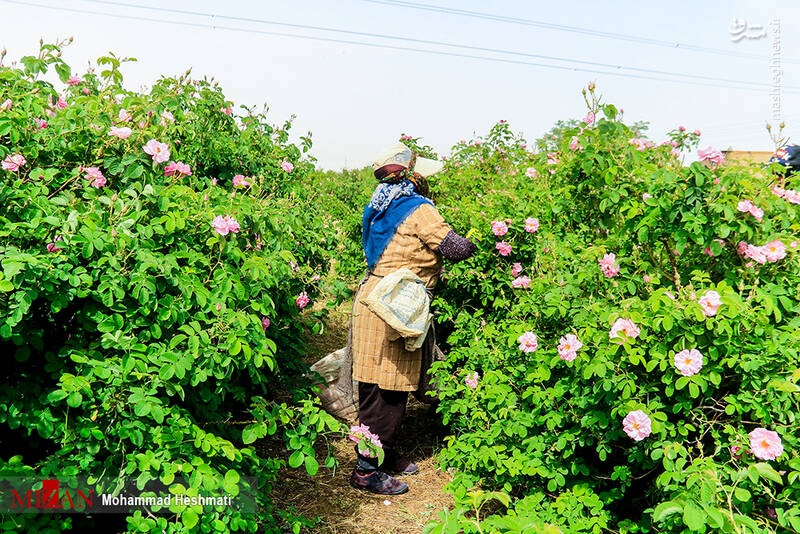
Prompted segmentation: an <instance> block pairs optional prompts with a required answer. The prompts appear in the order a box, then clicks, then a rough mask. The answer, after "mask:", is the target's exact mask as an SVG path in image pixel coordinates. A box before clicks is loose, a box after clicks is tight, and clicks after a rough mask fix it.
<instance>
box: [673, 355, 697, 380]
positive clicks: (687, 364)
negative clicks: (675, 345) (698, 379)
mask: <svg viewBox="0 0 800 534" xmlns="http://www.w3.org/2000/svg"><path fill="white" fill-rule="evenodd" d="M674 362H675V367H676V368H677V369H678V371H679V372H680V373H681V374H682V375H683V376H692V375H696V374H697V373H698V372H700V369H701V368H702V367H703V355H702V354H701V353H700V351H699V350H697V349H691V350H682V351H680V352H679V353H677V354H676V355H675V358H674Z"/></svg>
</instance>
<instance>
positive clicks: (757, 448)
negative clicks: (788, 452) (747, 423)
mask: <svg viewBox="0 0 800 534" xmlns="http://www.w3.org/2000/svg"><path fill="white" fill-rule="evenodd" d="M748 436H750V451H751V452H752V453H753V455H754V456H755V457H756V458H758V459H760V460H774V459H775V458H777V457H779V456H780V455H781V454H783V443H782V442H781V437H780V436H779V435H778V433H777V432H773V431H772V430H767V429H766V428H756V429H755V430H753V431H751V432H750V433H749V434H748Z"/></svg>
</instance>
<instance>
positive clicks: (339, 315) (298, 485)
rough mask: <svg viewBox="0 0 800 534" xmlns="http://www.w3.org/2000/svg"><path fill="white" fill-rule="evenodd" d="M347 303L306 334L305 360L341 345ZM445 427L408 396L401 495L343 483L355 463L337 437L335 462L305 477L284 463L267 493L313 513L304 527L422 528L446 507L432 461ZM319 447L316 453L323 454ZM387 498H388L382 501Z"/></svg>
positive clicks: (394, 533) (339, 530) (340, 531)
mask: <svg viewBox="0 0 800 534" xmlns="http://www.w3.org/2000/svg"><path fill="white" fill-rule="evenodd" d="M348 310H349V304H347V305H346V306H343V307H342V308H341V309H340V310H337V311H335V312H334V313H333V315H332V317H331V321H330V323H329V326H328V329H327V330H326V331H325V332H324V333H323V334H321V335H319V336H314V338H312V339H310V340H309V341H310V342H311V343H310V345H309V363H313V362H314V361H316V360H317V359H319V358H321V357H323V356H325V355H326V354H328V353H330V352H332V351H334V350H336V349H338V348H341V347H343V346H344V345H345V344H346V342H347V321H348V318H347V313H346V311H348ZM445 435H446V433H445V429H444V428H443V427H442V426H441V424H440V419H439V417H438V415H437V414H436V411H435V408H433V407H431V406H427V405H424V404H421V403H420V402H418V401H417V400H416V399H414V398H413V397H412V398H411V400H409V404H408V409H407V415H406V419H405V421H404V423H403V431H402V436H401V438H400V439H399V441H398V443H397V448H398V450H399V451H400V452H401V453H402V454H403V455H404V456H406V457H407V458H409V459H410V460H412V461H413V462H415V463H416V464H417V465H418V466H419V468H420V470H419V473H417V474H416V475H412V476H408V477H403V481H404V482H406V483H407V484H408V486H409V492H408V493H406V494H404V495H397V496H393V497H388V498H387V497H384V496H378V495H373V494H371V493H367V492H364V491H359V490H356V489H353V488H352V487H351V486H350V485H349V479H350V474H351V472H352V471H353V467H354V466H355V461H356V457H355V452H354V450H353V443H352V442H351V441H349V440H347V439H338V440H335V441H333V442H332V443H331V446H332V447H333V451H334V455H335V456H336V459H337V460H338V462H339V465H338V467H337V468H336V469H326V468H324V467H321V468H320V470H319V472H318V473H317V475H316V476H314V477H311V476H308V475H307V474H306V472H305V471H304V470H302V469H289V468H285V469H283V470H282V471H281V473H280V475H279V476H280V481H279V482H278V483H277V485H276V487H275V489H274V491H273V493H272V498H273V499H274V501H275V503H276V505H277V506H278V507H279V508H288V507H292V508H294V509H295V510H296V512H297V513H298V514H300V515H303V516H305V517H308V518H314V517H317V518H319V519H318V524H317V525H316V526H315V527H313V528H312V529H310V530H305V531H306V532H314V533H323V532H324V533H330V534H345V533H347V534H356V533H358V534H364V533H369V534H372V533H375V534H378V533H380V534H407V533H418V532H422V529H423V526H424V525H425V523H426V522H427V521H428V520H430V519H432V518H435V517H437V515H438V512H439V511H440V510H442V509H444V508H449V507H452V504H453V502H452V498H451V497H450V496H449V495H447V494H445V493H444V492H443V489H442V488H443V487H444V485H445V484H446V483H447V482H449V481H450V476H449V475H448V474H447V473H445V472H443V471H441V470H439V469H438V468H437V467H436V456H437V454H438V451H439V450H440V449H441V448H442V446H443V438H444V436H445ZM322 447H323V449H322V450H320V453H321V455H320V457H324V456H322V454H324V444H323V445H322ZM387 503H388V504H387Z"/></svg>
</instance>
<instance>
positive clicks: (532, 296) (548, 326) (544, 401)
mask: <svg viewBox="0 0 800 534" xmlns="http://www.w3.org/2000/svg"><path fill="white" fill-rule="evenodd" d="M586 94H587V103H588V104H589V113H590V114H591V121H586V120H584V121H572V122H571V123H569V124H568V125H566V126H564V127H562V128H561V130H560V132H559V134H560V135H559V137H558V139H552V138H548V139H546V140H542V141H540V142H538V143H537V145H538V146H548V149H547V150H548V151H547V152H545V153H541V152H540V153H531V152H528V151H526V150H525V149H524V148H521V147H523V146H524V145H525V142H524V140H522V139H517V138H516V137H514V136H511V135H510V134H509V135H506V136H504V137H501V139H502V140H501V141H499V142H498V141H495V142H493V141H492V139H497V138H498V135H497V132H502V131H508V130H507V125H506V124H505V123H501V124H498V125H497V126H495V128H494V129H493V133H492V134H490V136H489V138H488V139H478V140H476V141H473V142H471V143H466V142H464V143H460V144H458V145H456V146H455V147H454V157H453V159H452V160H451V162H450V165H449V166H448V170H447V173H446V174H445V175H444V176H443V177H442V179H441V180H440V182H439V190H438V192H437V195H438V197H439V198H440V203H439V207H440V209H441V210H442V211H444V212H446V215H445V217H446V218H448V219H449V220H452V221H454V224H455V226H456V227H457V228H459V229H462V230H466V229H468V228H470V227H476V228H478V229H479V230H480V234H481V240H480V243H479V249H480V251H479V253H478V254H477V255H476V256H475V257H473V258H471V259H469V260H467V261H465V262H462V263H459V264H456V265H452V266H447V267H446V273H445V283H444V285H443V286H442V288H441V291H440V297H439V298H438V299H437V300H436V303H435V305H436V308H437V309H438V317H439V320H440V322H441V326H440V328H441V329H442V330H443V331H446V332H448V333H449V337H448V338H447V342H448V344H449V345H451V348H450V352H449V357H448V360H447V361H446V362H442V363H440V364H437V367H438V369H437V371H436V377H437V379H438V380H439V382H440V384H442V387H443V402H442V403H441V405H440V406H439V412H440V413H441V414H442V417H443V419H444V421H445V422H446V423H447V424H449V425H450V427H451V429H452V431H453V435H452V436H450V437H449V438H447V443H446V447H445V449H444V450H443V451H442V453H441V456H440V461H441V464H442V466H443V467H448V468H454V469H456V470H457V471H458V472H459V475H458V476H457V477H456V479H455V481H454V482H453V483H452V484H451V491H452V492H453V493H454V495H455V496H456V498H457V502H458V503H459V507H458V508H457V509H456V511H454V512H449V513H448V514H447V515H446V516H445V515H443V516H442V520H441V521H440V522H438V523H433V524H431V525H430V526H429V531H431V532H457V531H458V530H459V529H463V530H464V531H465V532H478V531H479V529H482V530H483V531H484V532H486V531H515V532H520V531H526V532H527V531H529V530H528V529H534V530H530V531H535V529H536V528H553V529H558V528H560V529H562V530H563V531H565V532H584V531H586V532H601V531H603V530H606V529H610V530H612V531H619V532H652V531H659V532H665V531H666V532H690V531H691V532H702V531H720V532H774V531H785V532H796V531H800V505H798V499H799V498H800V489H798V488H800V456H798V452H797V448H798V445H799V444H800V426H799V425H798V420H797V419H798V414H799V413H800V387H798V382H799V381H800V370H799V368H800V357H799V356H798V352H797V341H798V326H800V319H798V316H797V310H798V298H800V294H799V293H798V287H800V286H798V282H800V261H799V260H798V257H797V251H798V243H797V239H798V233H799V232H798V228H800V227H799V226H798V221H799V220H800V219H799V218H798V215H799V214H798V211H797V207H796V206H795V205H793V203H792V202H789V201H787V199H786V194H785V190H786V189H789V190H792V191H794V189H792V188H793V187H794V188H796V187H797V183H795V182H796V179H794V178H790V179H789V182H788V183H787V182H785V181H783V180H782V179H780V178H777V177H774V176H773V175H772V174H771V173H769V172H767V171H765V170H762V169H757V168H752V167H736V166H723V165H720V161H721V159H720V157H721V154H719V153H718V151H713V150H711V151H709V150H703V151H701V153H700V156H701V159H703V160H701V161H700V162H697V163H693V164H691V165H689V166H683V165H682V162H681V154H682V151H683V152H684V153H685V152H686V151H689V150H691V149H693V148H694V147H695V146H696V145H697V140H698V136H699V132H698V133H692V134H689V133H687V132H686V131H685V129H681V128H678V129H676V130H675V131H674V132H672V133H671V134H670V136H669V138H668V139H667V141H665V142H664V143H662V144H660V145H659V144H656V143H655V142H653V141H650V140H648V139H646V138H645V137H644V135H643V129H642V128H641V125H639V126H637V128H632V127H629V126H628V125H626V124H625V123H624V122H622V121H621V120H620V116H619V112H618V110H617V108H615V107H614V106H612V105H607V104H603V103H602V102H600V98H599V96H598V95H597V93H596V90H595V89H594V88H592V89H591V90H589V91H588V92H587V93H586ZM531 168H533V171H531V170H530V169H531ZM776 186H777V188H778V189H775V187H776ZM743 200H746V201H747V202H748V204H747V206H745V207H746V208H747V209H745V210H742V209H741V208H739V209H737V206H738V205H739V203H740V202H742V201H743ZM751 206H752V207H751ZM762 212H763V213H762ZM531 217H535V218H536V219H537V220H538V222H539V225H538V228H537V229H536V230H535V231H533V232H530V231H526V224H525V221H526V219H528V218H531ZM499 222H500V223H502V224H499ZM750 244H752V245H750ZM763 244H766V245H763ZM748 247H750V248H748ZM753 248H755V249H756V250H753ZM520 275H524V276H526V277H528V278H529V279H530V282H529V283H526V284H525V285H524V286H523V285H521V284H519V283H515V282H516V279H517V277H519V276H520ZM570 336H571V337H570ZM567 346H569V347H570V350H567ZM573 347H575V349H574V350H572V348H573ZM472 373H478V375H479V376H480V380H479V382H478V384H477V386H476V387H471V386H468V385H466V384H465V378H467V377H474V376H475V375H473V374H472ZM474 486H480V487H481V488H483V490H490V491H500V492H502V494H504V495H508V496H509V497H510V498H511V500H509V501H506V502H505V504H507V505H508V511H507V512H506V513H504V514H503V513H500V514H494V515H492V514H490V515H489V517H488V518H479V517H476V516H480V514H478V513H477V512H476V511H475V507H474V500H475V499H476V498H479V496H480V495H482V494H481V493H480V492H477V493H476V492H475V491H474V490H472V489H471V488H473V487H474ZM565 500H572V501H573V502H574V501H577V502H578V503H580V506H579V507H577V508H575V510H577V511H579V513H575V514H572V515H568V516H567V515H562V516H559V515H558V514H554V513H552V510H564V509H565V507H564V505H563V503H564V502H565ZM530 503H536V505H535V506H531V505H530ZM495 509H496V507H495ZM470 510H472V513H471V514H470V513H469V511H470ZM501 524H502V525H505V526H504V527H502V528H501V527H500V526H499V525H501ZM547 525H549V527H547Z"/></svg>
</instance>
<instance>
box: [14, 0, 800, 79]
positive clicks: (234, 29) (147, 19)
mask: <svg viewBox="0 0 800 534" xmlns="http://www.w3.org/2000/svg"><path fill="white" fill-rule="evenodd" d="M89 1H93V0H89ZM0 2H5V3H9V4H18V5H25V6H30V7H39V8H44V9H52V10H57V11H66V12H72V13H80V14H88V15H99V16H106V17H113V18H120V19H127V20H139V21H144V22H155V23H160V24H171V25H179V26H187V27H194V28H206V29H219V30H226V31H232V32H239V33H253V34H260V35H272V36H278V37H289V38H294V39H305V40H312V41H322V42H333V43H342V44H351V45H357V46H367V47H371V48H382V49H389V50H400V51H408V52H419V53H427V54H435V55H440V56H448V57H458V58H466V59H478V60H483V61H490V62H495V63H506V64H514V65H529V66H536V67H543V68H549V69H556V70H566V71H573V72H588V73H592V74H605V75H609V76H617V77H623V78H634V79H641V80H652V81H663V82H668V83H678V84H689V85H699V86H708V87H719V88H725V89H738V90H745V91H756V92H762V91H763V89H759V88H757V87H747V86H743V85H726V84H724V83H708V82H702V81H688V80H680V79H673V78H660V77H655V76H642V75H636V74H628V73H623V72H611V71H604V70H596V69H587V68H580V67H568V66H564V65H551V64H546V63H536V62H531V61H519V60H513V59H506V58H496V57H488V56H476V55H470V54H461V53H456V52H446V51H441V50H427V49H420V48H411V47H404V46H395V45H387V44H380V43H370V42H362V41H351V40H346V39H333V38H329V37H319V36H311V35H298V34H291V33H283V32H274V31H266V30H255V29H248V28H237V27H231V26H219V25H217V24H216V23H213V24H210V23H207V24H203V23H193V22H185V21H177V20H164V19H156V18H152V17H142V16H138V15H122V14H118V13H105V12H100V11H90V10H86V9H78V8H70V7H62V6H48V5H42V4H36V3H33V2H26V1H21V0H0ZM134 7H139V8H141V7H142V6H134ZM147 9H153V10H157V11H168V10H161V9H159V8H147ZM205 16H209V17H214V18H221V17H219V16H216V15H205ZM250 20H251V21H255V20H254V19H250ZM274 24H279V25H286V26H295V25H290V24H288V23H274ZM337 31H346V30H337ZM668 74H669V73H668ZM670 75H673V76H679V75H678V74H670ZM715 80H718V81H720V82H725V81H726V80H725V79H715ZM733 82H734V83H740V84H743V83H751V82H744V81H735V80H734V81H733ZM783 89H784V91H785V92H786V93H794V92H795V90H797V89H800V88H796V87H793V86H792V87H784V88H783Z"/></svg>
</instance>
